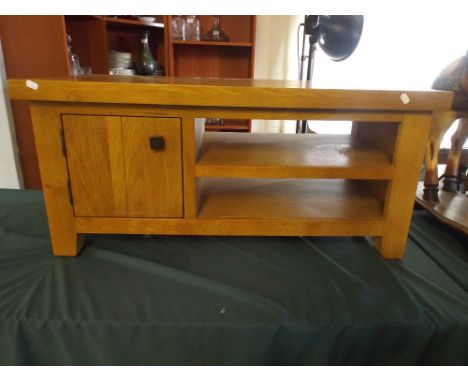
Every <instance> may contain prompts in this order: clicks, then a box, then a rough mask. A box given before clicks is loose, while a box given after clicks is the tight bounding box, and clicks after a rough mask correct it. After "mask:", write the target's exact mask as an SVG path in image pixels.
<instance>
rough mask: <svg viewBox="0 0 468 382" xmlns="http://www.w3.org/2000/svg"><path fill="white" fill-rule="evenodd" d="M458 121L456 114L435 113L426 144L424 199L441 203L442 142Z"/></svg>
mask: <svg viewBox="0 0 468 382" xmlns="http://www.w3.org/2000/svg"><path fill="white" fill-rule="evenodd" d="M456 119H457V114H456V113H455V112H452V111H449V112H440V113H435V114H434V118H433V120H432V126H431V130H430V133H429V139H428V140H427V143H426V157H425V162H426V175H425V178H424V196H423V197H424V199H425V200H428V201H434V202H438V201H439V195H438V191H439V173H438V170H437V166H438V165H439V150H440V142H441V141H442V138H443V136H444V134H445V133H446V131H447V130H448V129H449V127H450V126H451V125H452V123H453V122H455V120H456Z"/></svg>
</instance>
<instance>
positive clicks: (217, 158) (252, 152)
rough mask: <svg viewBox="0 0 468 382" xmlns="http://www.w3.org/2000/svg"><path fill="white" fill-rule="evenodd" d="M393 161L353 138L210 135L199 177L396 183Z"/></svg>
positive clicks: (204, 145)
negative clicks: (316, 179)
mask: <svg viewBox="0 0 468 382" xmlns="http://www.w3.org/2000/svg"><path fill="white" fill-rule="evenodd" d="M393 172H394V168H393V165H392V163H391V159H390V157H389V156H388V155H387V154H386V153H384V152H383V151H380V150H379V149H377V148H376V147H375V146H372V145H370V144H368V143H365V142H363V141H362V140H359V139H357V138H356V137H354V136H351V135H322V134H307V135H303V134H263V133H262V134H258V133H253V134H237V133H221V132H206V133H205V135H204V137H203V143H202V146H201V148H200V152H199V155H198V161H197V165H196V172H195V173H196V176H197V177H243V178H328V179H339V178H341V179H376V180H377V179H392V177H393Z"/></svg>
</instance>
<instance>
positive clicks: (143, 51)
mask: <svg viewBox="0 0 468 382" xmlns="http://www.w3.org/2000/svg"><path fill="white" fill-rule="evenodd" d="M148 35H149V32H148V31H145V32H143V36H142V38H141V47H140V51H139V52H138V56H137V59H136V62H135V71H136V74H139V75H142V76H151V75H153V74H154V73H155V72H156V61H155V60H154V58H153V55H152V54H151V51H150V48H149V45H148Z"/></svg>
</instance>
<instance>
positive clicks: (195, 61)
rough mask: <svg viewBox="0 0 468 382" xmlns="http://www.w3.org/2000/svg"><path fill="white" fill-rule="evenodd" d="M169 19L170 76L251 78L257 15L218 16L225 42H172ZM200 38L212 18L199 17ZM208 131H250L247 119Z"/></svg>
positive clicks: (169, 21)
mask: <svg viewBox="0 0 468 382" xmlns="http://www.w3.org/2000/svg"><path fill="white" fill-rule="evenodd" d="M172 17H173V16H169V17H168V20H167V25H168V28H167V30H168V33H167V37H168V38H167V46H168V51H169V62H168V63H169V71H168V73H169V75H170V76H174V77H202V78H244V79H249V78H250V79H252V78H253V73H254V63H255V61H254V59H255V32H256V16H220V26H221V30H222V31H223V32H225V33H226V34H227V35H228V36H229V41H227V42H213V41H203V40H202V41H190V40H188V41H181V40H172V38H171V36H172ZM199 18H200V24H201V29H202V33H201V34H202V36H203V35H204V34H205V33H206V32H208V31H209V30H210V29H211V27H212V16H199ZM206 129H207V130H208V131H217V130H218V131H220V130H222V131H250V121H249V120H232V119H227V120H224V124H223V125H222V126H216V125H214V126H209V125H207V126H206Z"/></svg>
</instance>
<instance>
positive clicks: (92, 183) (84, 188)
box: [62, 115, 127, 216]
mask: <svg viewBox="0 0 468 382" xmlns="http://www.w3.org/2000/svg"><path fill="white" fill-rule="evenodd" d="M62 122H63V129H64V134H65V137H64V138H65V144H66V150H67V158H68V170H69V174H70V181H71V188H72V194H73V202H74V211H75V215H76V216H126V215H127V195H126V190H125V166H124V158H123V147H122V132H121V121H120V117H107V116H86V115H63V116H62Z"/></svg>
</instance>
